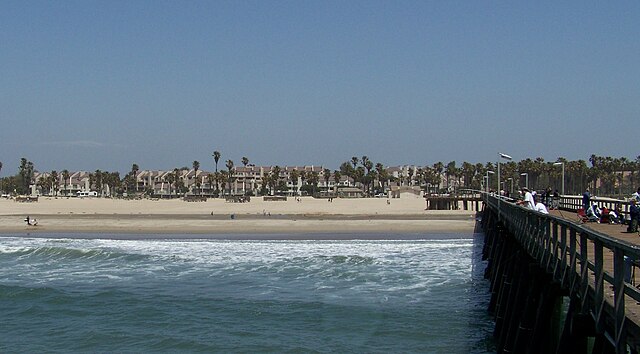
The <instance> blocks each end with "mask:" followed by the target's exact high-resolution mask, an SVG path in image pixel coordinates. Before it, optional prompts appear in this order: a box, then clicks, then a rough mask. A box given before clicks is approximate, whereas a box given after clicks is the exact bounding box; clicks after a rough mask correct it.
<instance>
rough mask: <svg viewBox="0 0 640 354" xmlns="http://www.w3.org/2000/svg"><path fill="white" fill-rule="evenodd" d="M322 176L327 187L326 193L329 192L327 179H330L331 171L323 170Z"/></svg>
mask: <svg viewBox="0 0 640 354" xmlns="http://www.w3.org/2000/svg"><path fill="white" fill-rule="evenodd" d="M322 174H323V177H324V184H325V185H326V186H327V191H328V190H329V179H331V170H330V169H328V168H325V169H324V170H322Z"/></svg>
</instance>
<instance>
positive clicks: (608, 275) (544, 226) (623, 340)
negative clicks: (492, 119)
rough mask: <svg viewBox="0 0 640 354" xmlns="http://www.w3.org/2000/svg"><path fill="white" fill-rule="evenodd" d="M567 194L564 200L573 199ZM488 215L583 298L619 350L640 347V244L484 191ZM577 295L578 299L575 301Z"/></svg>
mask: <svg viewBox="0 0 640 354" xmlns="http://www.w3.org/2000/svg"><path fill="white" fill-rule="evenodd" d="M572 200H573V198H567V199H566V200H565V202H566V203H573V202H572ZM484 202H485V203H486V204H485V212H486V211H489V213H490V214H489V215H488V214H486V213H485V215H484V216H483V219H484V218H487V217H490V218H492V219H494V221H497V223H499V224H500V225H501V226H500V227H504V228H505V229H506V230H507V231H508V233H509V234H510V235H512V236H513V237H515V239H516V240H517V242H518V243H519V244H520V245H521V246H522V247H523V248H524V249H525V250H526V252H527V253H528V254H529V256H530V257H532V258H533V259H535V260H536V261H537V263H538V265H539V266H540V267H541V268H542V269H543V270H544V271H546V273H547V274H549V275H551V276H552V278H553V281H554V282H556V283H557V284H558V285H559V286H560V287H561V288H562V289H564V291H566V292H567V295H568V296H569V297H570V298H572V301H580V303H581V304H580V305H581V306H580V308H581V309H582V311H586V312H588V314H589V315H590V317H592V319H593V321H594V324H595V331H596V332H597V333H599V334H601V335H603V336H604V337H606V338H607V340H608V341H609V342H610V343H611V344H612V346H613V347H614V348H616V352H617V353H626V352H627V349H628V348H631V352H634V353H637V352H638V347H640V327H639V326H638V323H640V305H638V303H640V291H639V290H638V289H637V288H636V287H635V286H634V284H635V279H634V277H635V275H634V274H633V276H632V273H634V272H632V270H633V269H634V268H633V266H634V265H635V264H637V263H638V260H640V247H638V246H637V245H634V244H630V243H627V242H624V241H621V240H618V239H615V238H612V237H610V236H609V235H605V234H603V233H600V232H597V231H595V230H593V229H590V228H588V227H585V226H584V225H580V224H577V223H574V222H571V221H569V220H566V219H563V218H559V217H555V216H552V215H547V214H541V213H538V212H535V211H533V210H530V209H527V208H524V207H521V206H519V205H516V204H514V203H511V202H507V201H505V200H502V199H500V198H498V197H496V196H492V195H488V194H485V195H484ZM574 299H576V300H574Z"/></svg>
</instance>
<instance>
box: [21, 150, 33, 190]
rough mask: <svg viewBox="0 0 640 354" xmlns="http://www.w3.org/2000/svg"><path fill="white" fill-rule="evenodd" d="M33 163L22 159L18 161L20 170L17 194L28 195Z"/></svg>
mask: <svg viewBox="0 0 640 354" xmlns="http://www.w3.org/2000/svg"><path fill="white" fill-rule="evenodd" d="M33 172H34V167H33V162H31V161H28V160H27V159H25V158H24V157H23V158H21V159H20V169H19V171H18V184H17V187H18V188H17V192H18V194H29V185H30V184H31V181H32V180H33Z"/></svg>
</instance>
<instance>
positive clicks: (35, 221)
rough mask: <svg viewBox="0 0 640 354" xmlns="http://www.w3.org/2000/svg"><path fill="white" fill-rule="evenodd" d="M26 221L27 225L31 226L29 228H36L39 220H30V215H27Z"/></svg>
mask: <svg viewBox="0 0 640 354" xmlns="http://www.w3.org/2000/svg"><path fill="white" fill-rule="evenodd" d="M24 221H25V222H26V223H27V225H29V226H36V225H38V220H36V219H31V218H29V215H27V217H26V218H24Z"/></svg>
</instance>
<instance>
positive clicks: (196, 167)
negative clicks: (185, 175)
mask: <svg viewBox="0 0 640 354" xmlns="http://www.w3.org/2000/svg"><path fill="white" fill-rule="evenodd" d="M199 169H200V162H198V161H193V174H194V178H195V179H196V189H197V190H198V191H200V179H199V178H198V170H199ZM198 194H200V193H199V192H198Z"/></svg>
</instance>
